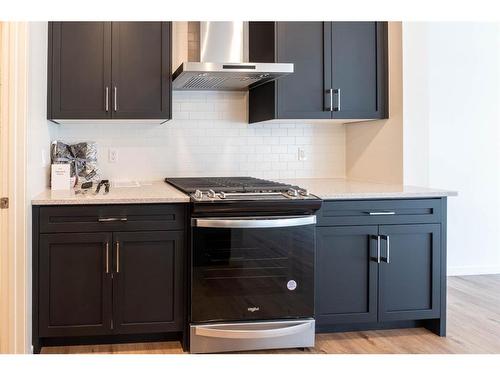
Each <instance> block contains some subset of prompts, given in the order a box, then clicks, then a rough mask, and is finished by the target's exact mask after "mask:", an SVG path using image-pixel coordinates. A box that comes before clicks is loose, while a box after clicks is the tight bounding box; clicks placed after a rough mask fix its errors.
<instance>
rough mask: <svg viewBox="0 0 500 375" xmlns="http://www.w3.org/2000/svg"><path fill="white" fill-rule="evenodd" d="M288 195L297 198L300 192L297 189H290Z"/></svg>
mask: <svg viewBox="0 0 500 375" xmlns="http://www.w3.org/2000/svg"><path fill="white" fill-rule="evenodd" d="M288 195H289V196H291V197H296V196H297V195H298V192H297V190H295V189H289V190H288Z"/></svg>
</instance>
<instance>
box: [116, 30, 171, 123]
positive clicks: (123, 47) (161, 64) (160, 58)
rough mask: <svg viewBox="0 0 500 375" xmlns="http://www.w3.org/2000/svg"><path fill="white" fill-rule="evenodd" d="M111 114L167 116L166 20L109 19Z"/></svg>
mask: <svg viewBox="0 0 500 375" xmlns="http://www.w3.org/2000/svg"><path fill="white" fill-rule="evenodd" d="M112 28H113V41H112V44H113V62H112V76H113V79H112V81H113V87H112V91H113V92H112V99H113V100H112V103H113V118H117V119H165V120H167V119H169V118H171V96H170V81H171V62H170V60H171V56H170V55H171V53H170V51H171V47H170V46H171V43H170V22H113V25H112Z"/></svg>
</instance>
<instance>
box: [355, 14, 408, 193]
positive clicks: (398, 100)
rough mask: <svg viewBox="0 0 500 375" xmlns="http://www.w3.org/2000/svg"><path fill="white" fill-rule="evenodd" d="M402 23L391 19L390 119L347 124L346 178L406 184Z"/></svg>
mask: <svg viewBox="0 0 500 375" xmlns="http://www.w3.org/2000/svg"><path fill="white" fill-rule="evenodd" d="M401 56H402V41H401V22H389V119H387V120H380V121H369V122H365V123H353V124H348V125H346V129H347V130H346V177H347V178H350V179H356V180H366V181H374V182H383V183H397V184H400V183H403V84H402V80H403V74H402V57H401Z"/></svg>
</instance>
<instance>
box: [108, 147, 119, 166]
mask: <svg viewBox="0 0 500 375" xmlns="http://www.w3.org/2000/svg"><path fill="white" fill-rule="evenodd" d="M117 160H118V150H117V149H116V148H110V149H108V162H110V163H116V162H117Z"/></svg>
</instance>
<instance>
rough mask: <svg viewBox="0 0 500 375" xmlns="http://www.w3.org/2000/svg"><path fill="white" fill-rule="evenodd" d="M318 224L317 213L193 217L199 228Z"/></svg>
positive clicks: (192, 222) (193, 222)
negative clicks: (240, 216) (270, 216)
mask: <svg viewBox="0 0 500 375" xmlns="http://www.w3.org/2000/svg"><path fill="white" fill-rule="evenodd" d="M311 224H316V215H308V216H292V217H278V218H273V219H271V218H269V217H245V218H220V219H194V218H193V219H191V226H193V227H199V228H283V227H300V226H304V225H311Z"/></svg>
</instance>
